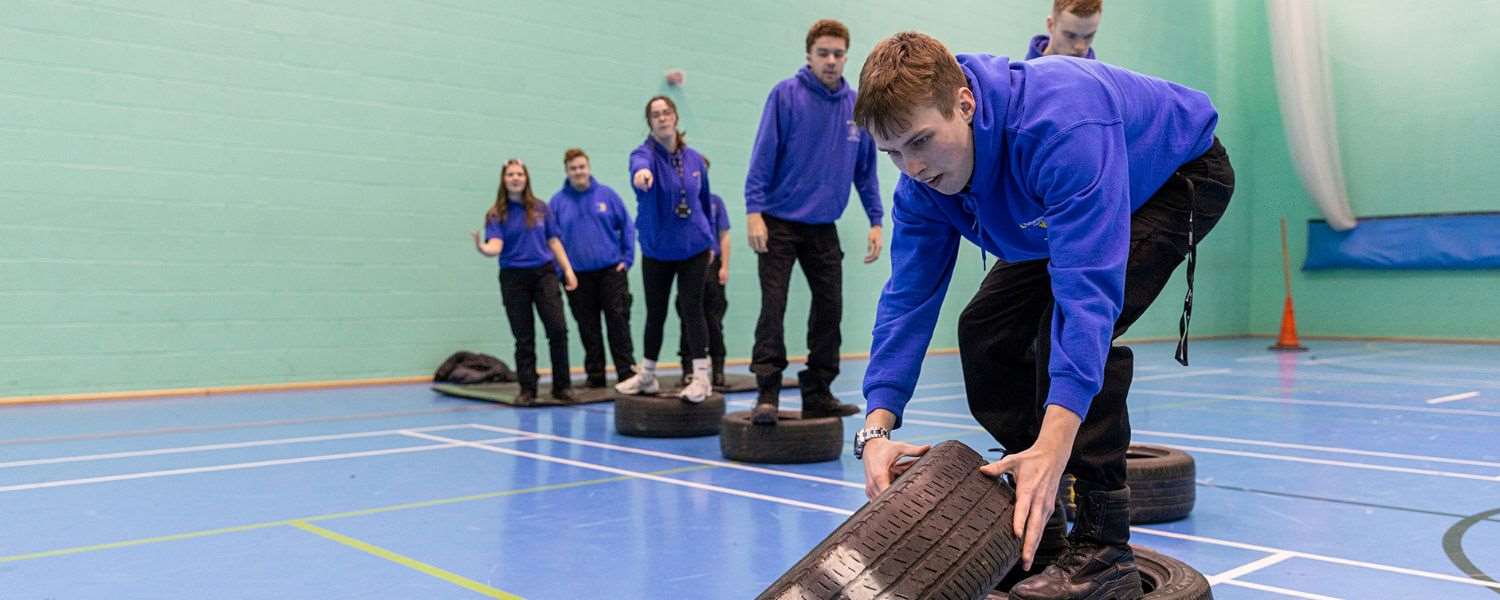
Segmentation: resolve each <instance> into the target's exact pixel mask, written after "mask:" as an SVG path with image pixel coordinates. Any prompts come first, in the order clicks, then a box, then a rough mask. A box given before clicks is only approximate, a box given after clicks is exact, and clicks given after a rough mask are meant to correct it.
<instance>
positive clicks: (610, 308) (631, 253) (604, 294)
mask: <svg viewBox="0 0 1500 600" xmlns="http://www.w3.org/2000/svg"><path fill="white" fill-rule="evenodd" d="M563 168H564V169H566V170H567V174H568V178H567V180H566V181H564V182H563V186H562V189H560V190H558V191H557V193H556V194H553V195H552V199H551V200H549V201H548V202H547V207H548V208H549V209H551V211H552V214H553V215H554V216H555V218H556V220H557V227H558V234H559V237H561V238H562V243H563V247H565V248H569V249H571V250H570V252H571V253H572V254H571V255H570V256H569V258H570V259H571V260H572V262H573V269H574V271H575V272H576V273H577V275H578V289H575V290H573V291H570V292H568V307H569V308H570V309H572V311H573V321H574V322H576V323H578V337H579V338H580V339H581V340H582V341H583V371H584V373H585V376H586V377H587V379H586V380H585V381H586V382H587V385H588V387H591V388H602V387H604V386H605V378H604V357H605V354H604V335H603V331H601V327H600V326H599V315H600V314H601V313H602V314H603V315H604V323H605V325H607V326H608V327H609V354H610V356H612V357H613V358H614V361H615V373H616V374H617V375H618V377H619V379H620V381H624V380H626V379H630V378H631V377H632V376H634V375H635V358H634V355H635V348H634V346H633V344H631V341H630V303H631V302H630V301H631V298H630V281H629V280H628V279H626V274H627V272H629V270H630V265H631V264H633V263H634V262H635V223H634V222H632V221H631V219H630V213H629V212H627V211H626V210H625V203H624V202H622V201H621V200H620V196H619V194H616V193H615V191H614V190H613V189H610V187H609V186H607V185H604V184H602V183H599V182H598V180H595V179H594V176H593V173H592V170H591V168H590V165H589V155H588V154H586V153H584V151H583V149H581V148H570V149H568V151H567V152H565V153H563Z"/></svg>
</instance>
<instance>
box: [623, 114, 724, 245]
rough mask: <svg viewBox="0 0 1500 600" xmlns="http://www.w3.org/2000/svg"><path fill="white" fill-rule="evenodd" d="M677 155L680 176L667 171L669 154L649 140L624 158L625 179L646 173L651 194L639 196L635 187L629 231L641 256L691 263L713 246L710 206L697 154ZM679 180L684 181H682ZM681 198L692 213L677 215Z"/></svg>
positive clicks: (714, 236)
mask: <svg viewBox="0 0 1500 600" xmlns="http://www.w3.org/2000/svg"><path fill="white" fill-rule="evenodd" d="M678 150H679V153H680V154H681V155H682V175H683V176H682V177H678V176H677V169H676V168H674V167H673V166H672V155H671V153H669V152H667V149H666V147H664V146H662V145H661V144H660V143H658V142H657V141H656V140H655V139H654V138H652V137H651V136H649V135H648V136H646V141H645V142H643V143H641V145H640V146H637V147H636V149H635V150H634V151H632V152H631V153H630V177H631V181H635V172H636V171H639V170H641V169H651V175H652V177H653V179H654V181H653V183H652V185H651V189H649V190H646V191H644V192H642V191H640V190H636V189H635V186H633V185H632V186H631V188H630V189H633V190H635V202H636V205H635V227H636V229H637V230H638V231H639V235H640V239H641V254H643V255H646V256H649V257H651V258H653V259H655V260H663V261H677V260H686V259H689V258H692V257H694V256H696V255H698V254H699V253H701V252H703V251H704V250H708V249H711V248H713V247H714V246H715V245H716V244H718V243H719V236H718V235H717V234H715V233H714V231H713V226H712V225H710V224H709V219H710V218H711V216H712V215H713V201H712V200H710V199H709V187H708V166H707V165H706V164H704V162H703V155H701V154H698V151H697V150H693V149H692V148H688V147H683V148H679V149H678ZM683 179H686V181H684V180H683ZM683 199H685V200H686V201H687V204H688V208H689V210H690V211H692V214H690V215H688V218H686V219H684V218H682V217H679V216H677V205H678V204H679V203H680V201H681V200H683Z"/></svg>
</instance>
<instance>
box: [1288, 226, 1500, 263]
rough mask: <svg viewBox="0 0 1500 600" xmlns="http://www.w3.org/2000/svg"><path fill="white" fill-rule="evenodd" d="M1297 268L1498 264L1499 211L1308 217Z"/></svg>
mask: <svg viewBox="0 0 1500 600" xmlns="http://www.w3.org/2000/svg"><path fill="white" fill-rule="evenodd" d="M1302 269H1303V270H1304V271H1316V270H1319V269H1404V270H1410V269H1417V270H1423V269H1500V212H1486V213H1461V214H1447V215H1407V216H1391V217H1365V218H1361V219H1360V220H1359V225H1358V226H1356V227H1355V228H1354V229H1351V230H1349V231H1334V230H1333V229H1332V228H1330V227H1329V226H1328V223H1327V222H1325V221H1323V220H1321V219H1317V220H1311V221H1308V223H1307V260H1306V261H1305V262H1303V263H1302Z"/></svg>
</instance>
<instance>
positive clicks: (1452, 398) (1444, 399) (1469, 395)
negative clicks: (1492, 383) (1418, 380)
mask: <svg viewBox="0 0 1500 600" xmlns="http://www.w3.org/2000/svg"><path fill="white" fill-rule="evenodd" d="M1477 396H1479V392H1464V393H1462V394H1453V395H1451V396H1439V397H1437V398H1429V399H1427V400H1426V403H1427V404H1443V403H1445V402H1457V401H1459V400H1468V399H1469V398H1474V397H1477Z"/></svg>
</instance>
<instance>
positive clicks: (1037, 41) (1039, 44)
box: [1026, 33, 1094, 60]
mask: <svg viewBox="0 0 1500 600" xmlns="http://www.w3.org/2000/svg"><path fill="white" fill-rule="evenodd" d="M1051 41H1052V38H1050V37H1047V34H1045V33H1043V34H1041V35H1038V36H1036V37H1033V38H1031V46H1030V47H1028V48H1026V60H1031V59H1033V58H1040V57H1041V56H1042V55H1043V54H1042V53H1043V52H1046V51H1047V44H1048V43H1050V42H1051ZM1075 58H1076V57H1075ZM1084 58H1087V59H1089V60H1094V47H1093V46H1089V55H1088V56H1085V57H1084Z"/></svg>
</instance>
